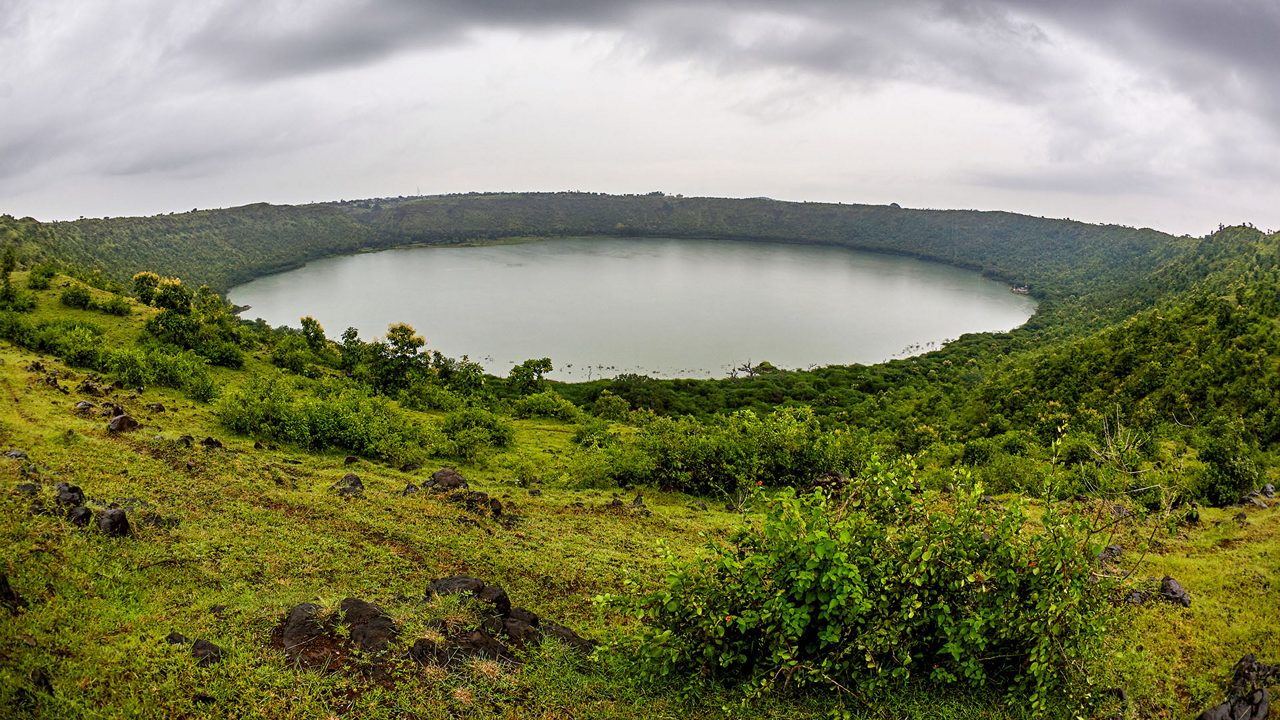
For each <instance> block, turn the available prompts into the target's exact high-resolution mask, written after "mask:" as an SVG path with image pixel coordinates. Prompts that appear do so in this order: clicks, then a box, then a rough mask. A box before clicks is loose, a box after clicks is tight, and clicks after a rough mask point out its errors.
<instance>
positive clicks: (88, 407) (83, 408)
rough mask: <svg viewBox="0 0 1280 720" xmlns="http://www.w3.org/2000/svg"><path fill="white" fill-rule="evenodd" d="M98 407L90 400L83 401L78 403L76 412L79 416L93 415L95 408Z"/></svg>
mask: <svg viewBox="0 0 1280 720" xmlns="http://www.w3.org/2000/svg"><path fill="white" fill-rule="evenodd" d="M96 407H98V406H97V405H94V404H93V403H91V402H89V401H88V400H81V401H80V402H78V403H76V405H75V408H74V411H75V414H77V415H92V414H93V410H94V408H96Z"/></svg>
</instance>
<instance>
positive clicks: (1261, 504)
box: [1240, 483, 1276, 510]
mask: <svg viewBox="0 0 1280 720" xmlns="http://www.w3.org/2000/svg"><path fill="white" fill-rule="evenodd" d="M1275 497H1276V486H1275V485H1272V484H1271V483H1267V484H1266V485H1263V486H1262V489H1261V490H1250V491H1249V492H1248V493H1247V494H1246V495H1243V496H1241V498H1240V504H1241V505H1244V506H1246V507H1247V506H1250V505H1252V506H1253V507H1256V508H1261V509H1263V510H1266V509H1267V508H1268V507H1270V506H1269V505H1268V504H1267V500H1275ZM1264 498H1265V499H1264Z"/></svg>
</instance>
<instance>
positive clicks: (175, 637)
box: [164, 630, 191, 645]
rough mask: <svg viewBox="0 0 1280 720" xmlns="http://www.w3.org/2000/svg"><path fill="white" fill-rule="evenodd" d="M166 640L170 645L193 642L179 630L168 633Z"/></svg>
mask: <svg viewBox="0 0 1280 720" xmlns="http://www.w3.org/2000/svg"><path fill="white" fill-rule="evenodd" d="M164 641H165V642H167V643H169V644H170V645H186V644H187V643H189V642H191V641H190V640H188V639H187V636H186V635H183V634H182V633H180V632H178V631H177V630H174V631H173V632H171V633H169V634H168V635H165V636H164Z"/></svg>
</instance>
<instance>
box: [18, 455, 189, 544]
mask: <svg viewBox="0 0 1280 720" xmlns="http://www.w3.org/2000/svg"><path fill="white" fill-rule="evenodd" d="M5 456H6V457H8V458H11V459H15V460H26V459H27V453H26V452H24V451H22V450H9V451H8V452H6V453H5ZM34 475H35V479H36V480H38V475H39V473H38V472H36V473H34ZM14 489H15V490H16V491H17V492H19V493H21V494H23V495H27V496H30V497H31V498H32V500H31V507H30V510H29V511H30V513H31V515H33V516H34V515H44V516H49V517H60V518H63V519H65V520H66V521H67V522H69V523H71V524H72V525H75V526H77V527H89V526H90V525H93V524H95V513H94V511H93V509H92V508H90V507H89V505H90V504H94V505H97V506H98V507H99V508H102V509H101V511H100V512H99V513H97V514H96V524H97V527H98V529H99V530H101V531H102V532H103V533H104V534H106V535H108V536H111V537H128V536H131V535H132V534H133V528H132V526H131V525H130V521H129V513H128V512H126V510H129V511H132V510H143V512H141V513H140V517H141V519H142V522H143V523H144V524H146V525H150V526H152V527H159V528H174V527H177V526H178V525H179V524H180V521H179V520H178V519H177V518H170V517H164V516H161V515H159V514H157V513H155V512H154V511H151V510H150V509H149V508H150V507H151V506H150V503H147V502H146V501H144V500H140V499H138V498H121V499H118V500H116V501H114V502H112V503H110V504H104V503H103V502H102V501H98V500H93V499H90V498H88V497H86V495H85V493H84V490H83V489H81V488H80V486H79V485H73V484H71V483H69V482H66V481H61V482H58V483H57V484H56V485H54V486H53V497H52V499H50V498H48V496H45V497H41V494H42V493H41V485H40V484H39V482H34V481H33V482H24V483H19V484H18V485H17V486H16V487H15V488H14ZM104 505H105V506H104Z"/></svg>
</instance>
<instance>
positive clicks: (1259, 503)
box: [1247, 497, 1267, 510]
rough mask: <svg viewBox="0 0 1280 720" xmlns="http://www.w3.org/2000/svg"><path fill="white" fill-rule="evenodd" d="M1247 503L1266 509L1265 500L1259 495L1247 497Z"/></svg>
mask: <svg viewBox="0 0 1280 720" xmlns="http://www.w3.org/2000/svg"><path fill="white" fill-rule="evenodd" d="M1247 504H1249V505H1253V506H1254V507H1257V508H1262V509H1263V510H1266V509H1267V501H1266V500H1263V499H1262V498H1261V497H1251V498H1249V500H1248V503H1247Z"/></svg>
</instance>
